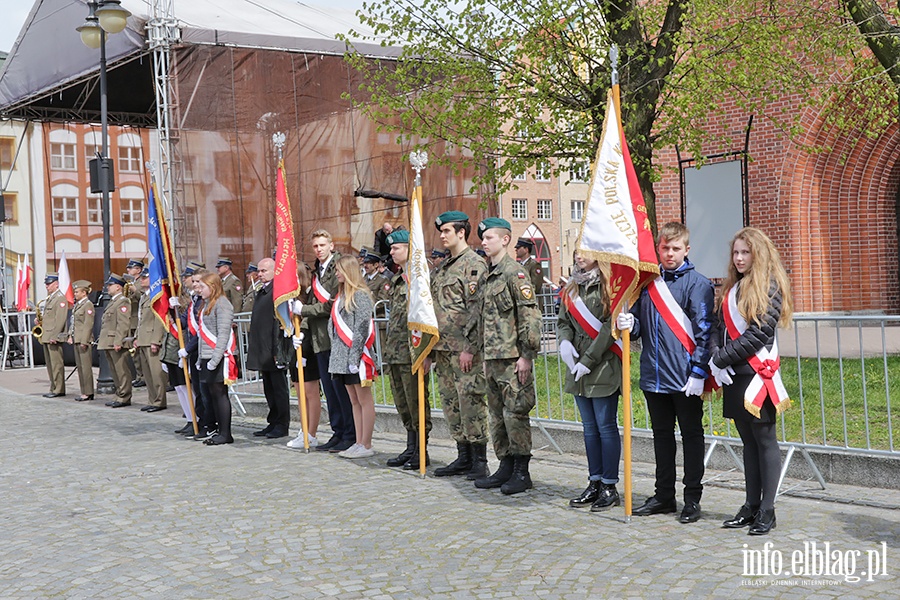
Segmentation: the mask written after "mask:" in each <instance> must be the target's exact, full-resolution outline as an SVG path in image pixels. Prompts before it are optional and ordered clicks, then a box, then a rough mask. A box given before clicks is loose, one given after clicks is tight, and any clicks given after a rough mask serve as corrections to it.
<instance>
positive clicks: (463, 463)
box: [434, 442, 487, 477]
mask: <svg viewBox="0 0 900 600" xmlns="http://www.w3.org/2000/svg"><path fill="white" fill-rule="evenodd" d="M471 468H472V444H470V443H468V442H456V459H455V460H454V461H453V462H451V463H450V464H448V465H447V466H445V467H438V468H437V469H435V470H434V476H435V477H451V476H453V475H463V474H465V473H468V472H469V470H470V469H471ZM486 476H487V474H485V477H486Z"/></svg>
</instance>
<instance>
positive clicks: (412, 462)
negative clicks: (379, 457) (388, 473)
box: [403, 452, 431, 471]
mask: <svg viewBox="0 0 900 600" xmlns="http://www.w3.org/2000/svg"><path fill="white" fill-rule="evenodd" d="M425 466H426V467H428V466H431V457H430V456H428V452H426V453H425ZM403 470H404V471H418V470H419V453H418V452H416V453H415V454H413V455H412V456H410V457H409V460H408V461H406V462H405V463H403Z"/></svg>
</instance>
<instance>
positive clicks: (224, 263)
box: [216, 256, 231, 267]
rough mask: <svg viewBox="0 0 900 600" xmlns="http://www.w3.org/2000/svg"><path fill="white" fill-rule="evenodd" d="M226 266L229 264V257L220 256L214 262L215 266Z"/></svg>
mask: <svg viewBox="0 0 900 600" xmlns="http://www.w3.org/2000/svg"><path fill="white" fill-rule="evenodd" d="M226 266H227V267H230V266H231V259H230V258H222V257H221V256H220V257H219V260H218V262H217V263H216V267H226Z"/></svg>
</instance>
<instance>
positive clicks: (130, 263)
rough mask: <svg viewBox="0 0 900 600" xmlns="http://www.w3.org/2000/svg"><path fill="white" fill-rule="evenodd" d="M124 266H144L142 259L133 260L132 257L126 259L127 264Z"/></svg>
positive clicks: (129, 267) (140, 267)
mask: <svg viewBox="0 0 900 600" xmlns="http://www.w3.org/2000/svg"><path fill="white" fill-rule="evenodd" d="M125 268H126V269H133V268H137V269H143V268H144V261H142V260H135V259H133V258H132V259H131V260H129V261H128V264H127V265H125Z"/></svg>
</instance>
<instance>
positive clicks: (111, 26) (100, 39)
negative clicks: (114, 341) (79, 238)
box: [76, 0, 131, 393]
mask: <svg viewBox="0 0 900 600" xmlns="http://www.w3.org/2000/svg"><path fill="white" fill-rule="evenodd" d="M88 8H89V9H90V14H89V15H88V16H87V19H85V21H84V23H83V24H82V25H81V26H80V27H77V28H76V31H78V33H80V34H81V41H82V43H84V45H85V46H87V47H88V48H91V49H97V48H99V49H100V140H101V141H100V144H101V146H100V152H99V153H98V156H97V158H94V159H91V161H90V172H91V192H93V193H97V192H100V193H101V200H100V212H101V215H102V218H103V282H104V286H105V284H106V280H107V279H108V278H109V274H110V271H111V267H110V244H111V241H110V206H109V193H110V192H112V191H115V189H116V187H115V181H114V174H113V168H112V159H111V158H109V156H108V154H109V117H108V113H107V90H106V35H107V34H108V33H119V32H120V31H122V30H123V29H125V25H126V24H127V19H128V17H129V16H131V13H130V12H128V11H127V10H125V9H124V8H122V6H121V3H120V2H119V0H90V1H89V2H88ZM107 300H108V296H107V294H106V288H105V287H103V295H102V296H101V300H100V306H101V308H100V310H98V315H97V316H100V314H102V309H103V307H105V305H106V302H107ZM112 383H113V382H112V377H110V375H109V365H107V364H106V357H105V356H104V354H103V353H102V352H101V353H100V375H99V377H98V378H97V387H98V390H97V391H98V392H99V393H110V391H111V390H112V389H113V385H112Z"/></svg>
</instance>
